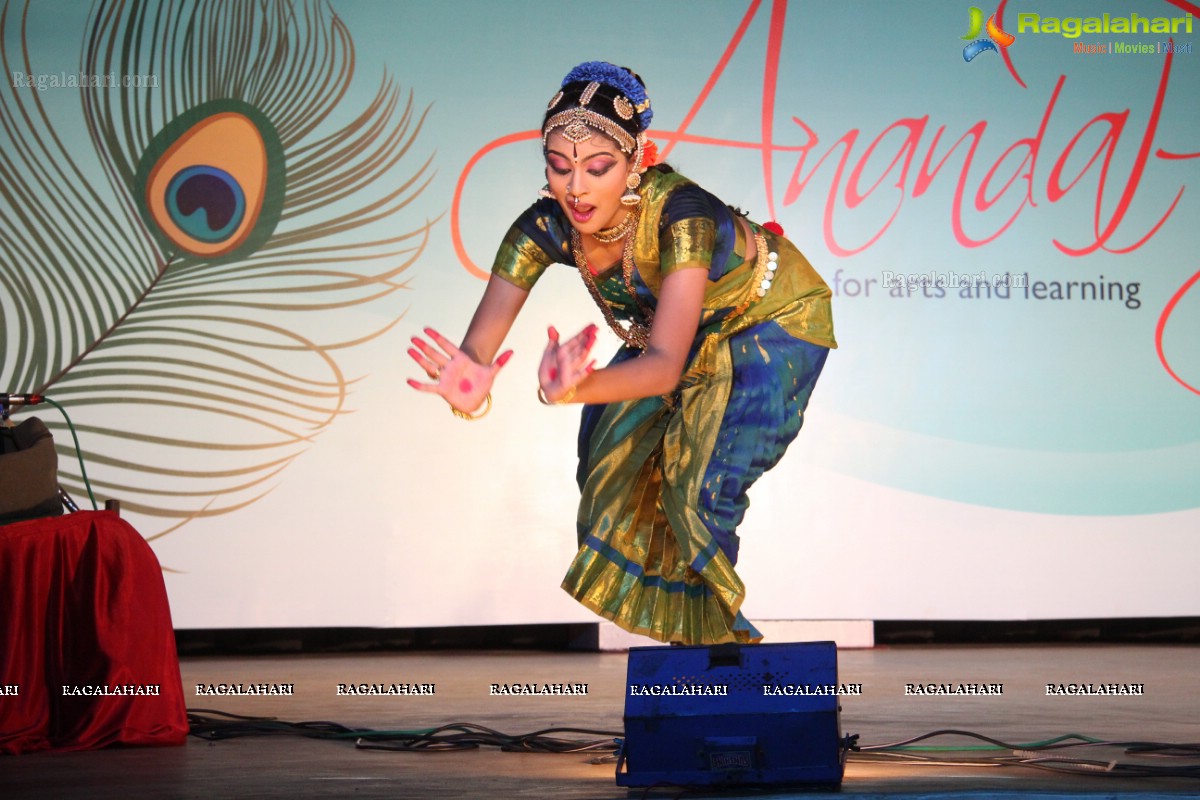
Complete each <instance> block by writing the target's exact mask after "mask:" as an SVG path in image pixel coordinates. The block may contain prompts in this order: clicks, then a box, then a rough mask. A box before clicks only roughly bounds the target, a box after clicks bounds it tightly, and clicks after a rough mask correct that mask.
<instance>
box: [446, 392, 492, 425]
mask: <svg viewBox="0 0 1200 800" xmlns="http://www.w3.org/2000/svg"><path fill="white" fill-rule="evenodd" d="M483 399H484V402H485V403H486V405H485V406H484V407H483V413H482V414H472V413H471V412H469V411H459V410H458V409H457V408H455V407H454V406H450V412H451V413H452V414H454V416H456V417H458V418H459V419H465V420H468V421H474V420H477V419H483V418H484V417H486V416H487V415H488V412H489V411H491V410H492V393H491V392H488V393H487V397H485V398H483Z"/></svg>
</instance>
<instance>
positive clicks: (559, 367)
mask: <svg viewBox="0 0 1200 800" xmlns="http://www.w3.org/2000/svg"><path fill="white" fill-rule="evenodd" d="M549 338H550V341H549V342H547V343H546V350H545V352H543V353H542V363H541V364H540V365H538V383H539V384H540V385H541V387H542V396H543V397H544V398H545V399H546V401H547V402H549V403H557V402H559V401H560V400H562V399H563V398H564V397H567V396H568V395H573V394H574V391H573V390H574V389H575V387H576V386H577V385H578V384H579V382H580V381H582V380H583V379H584V378H586V377H587V376H588V375H590V374H591V373H592V370H594V369H595V366H596V362H595V361H594V360H592V359H591V358H590V354H591V352H592V346H593V345H595V344H596V326H595V325H588V326H587V327H586V328H584V329H583V330H581V331H580V332H579V333H577V334H575V335H574V336H572V337H571V338H570V339H568V340H567V341H565V342H560V341H559V336H558V331H557V330H556V329H555V328H553V327H551V328H550V330H549Z"/></svg>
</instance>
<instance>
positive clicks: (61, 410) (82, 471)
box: [42, 397, 99, 511]
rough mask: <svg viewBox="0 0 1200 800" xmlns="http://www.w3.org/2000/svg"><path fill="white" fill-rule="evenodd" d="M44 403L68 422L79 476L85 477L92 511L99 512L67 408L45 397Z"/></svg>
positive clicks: (85, 485) (84, 481) (84, 483)
mask: <svg viewBox="0 0 1200 800" xmlns="http://www.w3.org/2000/svg"><path fill="white" fill-rule="evenodd" d="M42 401H43V402H46V403H49V404H50V405H52V406H54V407H55V408H57V409H58V413H60V414H62V415H63V419H65V420H66V421H67V430H69V431H70V432H71V439H72V440H73V441H74V442H75V456H76V458H78V459H79V474H80V475H81V476H82V477H83V485H84V487H85V488H86V489H87V493H88V498H89V499H91V501H92V510H93V511H98V510H99V506H97V505H96V495H94V494H92V482H91V481H89V480H88V476H87V467H85V466H84V465H83V451H82V450H80V449H79V437H78V436H76V435H75V425H74V424H72V422H71V418H70V417H69V416H68V415H67V410H66V409H65V408H63V407H62V406H60V405H59V404H58V403H56V402H54V401H53V400H51V399H50V398H49V397H43V398H42Z"/></svg>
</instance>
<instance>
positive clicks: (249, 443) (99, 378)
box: [0, 0, 433, 539]
mask: <svg viewBox="0 0 1200 800" xmlns="http://www.w3.org/2000/svg"><path fill="white" fill-rule="evenodd" d="M43 8H45V7H41V8H39V6H38V5H36V4H33V3H32V2H27V3H24V4H17V3H13V2H5V3H4V4H3V6H2V7H0V60H2V61H3V64H2V66H3V70H4V74H5V76H16V75H23V76H40V77H44V76H45V75H47V74H48V75H51V76H52V77H55V76H59V75H65V79H64V80H65V82H66V84H67V85H68V86H69V85H70V84H71V83H75V84H77V86H76V87H75V88H62V89H58V90H56V91H55V92H49V91H41V90H39V89H38V88H37V87H36V86H31V85H30V83H31V81H30V80H28V79H27V80H25V81H20V80H17V79H15V77H14V79H13V80H9V81H5V82H4V85H3V86H0V153H2V154H3V155H2V156H0V332H2V334H3V336H4V341H3V343H2V344H0V390H2V391H30V392H40V393H43V394H46V395H47V396H51V397H53V398H54V399H55V400H56V401H58V402H59V403H60V404H61V405H63V406H64V407H66V408H69V409H70V410H71V416H72V417H73V418H74V419H75V421H76V425H75V427H76V429H77V430H78V432H79V436H80V441H81V454H82V456H83V458H84V461H85V462H86V463H87V464H88V467H89V470H88V472H89V475H90V477H91V479H92V481H91V482H92V485H93V486H94V487H95V489H96V491H97V493H100V494H104V495H108V496H112V497H118V498H120V499H121V502H122V505H123V507H124V508H125V509H128V510H130V511H133V512H136V513H139V514H143V515H147V516H148V517H152V518H155V519H157V520H158V524H159V530H158V531H156V532H154V535H150V536H148V537H147V538H150V539H153V538H156V536H161V535H163V534H166V533H169V532H170V531H172V530H176V529H177V528H178V527H179V526H181V525H183V524H185V523H186V522H187V521H188V520H191V519H194V518H196V517H201V516H211V515H217V514H227V513H230V512H232V511H235V510H237V509H239V508H243V507H245V506H246V505H248V504H250V503H253V502H254V501H255V500H257V499H259V498H260V497H262V495H263V494H264V493H266V492H267V491H269V490H270V488H271V487H272V486H273V485H274V484H275V483H276V482H277V481H278V480H279V479H280V473H281V471H282V470H284V469H285V468H286V467H287V466H288V464H289V463H291V462H292V461H294V460H295V459H296V458H297V457H298V456H299V455H300V454H302V453H303V452H304V451H305V450H306V449H307V448H309V447H310V446H311V445H312V443H313V439H314V437H315V436H316V435H317V434H318V433H320V431H321V430H322V429H324V428H326V427H327V426H328V425H330V424H331V423H332V422H333V421H334V420H336V419H337V418H338V416H339V415H341V414H343V413H346V411H347V408H346V401H347V392H348V389H349V388H350V386H351V384H352V383H353V379H351V378H348V377H347V375H346V374H345V373H344V371H343V368H342V367H341V366H339V356H340V355H341V354H342V352H343V351H347V350H348V349H349V348H353V347H355V346H356V345H359V344H362V343H364V342H366V341H369V340H371V339H373V338H375V337H378V336H380V335H382V334H383V333H384V332H386V331H387V330H388V329H389V328H390V327H391V326H392V325H394V324H395V322H396V321H397V320H396V319H395V312H391V314H390V316H380V315H378V314H373V313H365V312H358V313H357V314H353V315H351V314H350V312H349V310H350V309H352V308H354V307H359V306H368V305H369V304H372V303H376V302H377V301H380V300H381V299H383V298H385V297H388V296H389V295H392V294H393V293H395V292H397V291H399V290H402V289H404V288H405V284H404V282H403V280H402V273H403V272H404V270H405V269H406V268H408V267H409V266H410V265H412V264H413V263H414V262H415V261H416V260H417V259H418V258H419V257H420V255H421V253H422V251H423V249H424V248H425V246H426V245H427V243H428V237H429V233H430V227H431V225H432V224H433V221H431V220H430V219H429V218H428V217H419V218H418V212H416V211H415V209H413V208H411V206H412V204H413V203H414V201H415V200H417V199H418V197H419V196H420V194H421V192H422V191H423V190H424V189H425V188H426V187H427V185H428V184H429V181H430V180H431V178H432V156H431V155H424V156H422V155H420V154H417V153H414V145H415V142H416V139H417V137H418V134H419V133H420V131H421V127H422V124H423V123H424V120H425V115H426V114H427V113H428V109H427V108H426V109H424V110H421V109H418V108H416V107H415V106H414V100H413V93H412V91H411V90H410V91H408V92H404V91H402V89H401V88H400V86H399V85H398V84H397V82H396V80H395V79H394V78H392V77H390V76H389V75H387V74H385V75H384V76H383V77H382V78H381V79H380V81H379V85H378V88H377V89H376V90H375V91H374V94H373V97H371V98H370V99H369V101H366V102H363V103H362V104H361V106H362V107H357V108H348V106H350V105H351V104H352V103H351V101H350V97H352V95H351V93H350V92H349V89H350V86H351V83H352V79H353V75H354V62H355V59H354V46H353V42H352V40H351V37H350V33H349V31H348V30H347V28H346V27H345V25H344V24H343V23H342V22H341V21H340V20H339V19H338V18H337V16H336V15H335V14H334V13H333V12H332V10H331V9H330V8H329V7H328V6H327V5H326V4H325V3H322V2H313V1H307V2H305V1H301V2H294V3H293V2H284V1H283V0H261V1H260V2H210V1H207V0H186V1H185V0H180V1H179V2H171V1H170V0H163V1H162V2H139V1H138V0H111V2H109V1H102V2H97V3H96V4H95V5H94V6H93V7H92V8H91V10H90V12H89V14H88V17H87V24H86V28H85V32H84V36H83V41H82V42H81V44H80V50H79V61H78V75H77V80H74V81H71V80H69V79H70V78H71V77H72V76H73V75H75V73H74V72H71V73H70V74H66V73H63V72H62V67H61V65H59V64H55V63H52V62H53V60H52V59H47V58H46V57H44V56H40V54H39V46H40V45H41V44H44V42H45V37H44V36H42V37H38V36H35V35H32V34H31V27H33V28H36V27H37V24H40V25H42V26H43V28H44V21H42V22H40V23H39V22H38V20H37V15H38V13H39V12H40V11H42V10H43ZM35 23H36V24H35ZM48 61H49V62H50V63H48ZM66 100H69V101H70V102H69V103H66V102H65V101H66ZM56 103H57V104H58V105H57V106H56V105H55V104H56ZM63 105H66V106H68V110H69V111H70V112H71V115H65V114H64V112H63V110H62V108H60V107H58V106H63ZM72 115H73V116H72ZM72 119H74V120H75V121H74V122H71V121H70V120H72ZM64 120H68V121H66V122H64ZM77 142H78V143H90V148H89V147H80V146H78V145H77V144H76V143H77ZM401 212H405V213H403V214H402V213H401ZM401 217H404V218H410V219H411V218H418V221H417V222H409V223H408V224H407V225H405V224H402V223H401V222H398V221H397V220H398V219H400V218H401ZM360 318H365V319H366V320H367V322H366V323H360V322H358V320H359V319H360ZM331 319H337V320H339V321H341V322H342V323H345V324H340V325H339V326H337V330H339V331H345V330H352V331H353V334H352V335H348V336H347V335H346V334H344V333H343V334H339V335H338V336H337V337H333V338H334V339H335V340H334V341H328V340H326V338H327V337H325V336H323V335H322V331H323V330H328V329H329V322H330V320H331ZM347 321H348V322H347ZM347 325H349V327H347ZM355 325H357V326H358V327H354V326H355ZM46 417H47V418H46V422H47V424H48V425H50V426H51V428H52V429H54V431H55V434H56V437H55V438H56V442H57V447H58V449H59V457H60V469H61V472H60V481H61V482H62V484H63V485H64V487H65V488H67V489H68V491H73V492H83V491H84V488H83V482H82V476H81V474H80V472H81V470H79V469H78V467H77V466H75V463H76V462H75V457H76V453H75V449H74V448H73V447H72V446H71V444H70V442H71V439H70V437H69V436H68V435H65V434H66V430H65V427H64V423H63V422H61V421H58V420H55V419H51V418H49V415H46ZM60 434H61V435H60Z"/></svg>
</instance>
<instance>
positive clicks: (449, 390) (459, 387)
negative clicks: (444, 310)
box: [408, 328, 512, 414]
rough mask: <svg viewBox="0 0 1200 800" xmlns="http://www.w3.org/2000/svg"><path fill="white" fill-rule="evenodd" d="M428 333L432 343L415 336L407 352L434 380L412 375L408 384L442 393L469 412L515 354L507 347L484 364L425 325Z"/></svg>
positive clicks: (480, 401) (431, 391) (452, 404)
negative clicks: (421, 379)
mask: <svg viewBox="0 0 1200 800" xmlns="http://www.w3.org/2000/svg"><path fill="white" fill-rule="evenodd" d="M425 333H426V335H428V336H429V338H430V339H432V340H433V344H430V343H428V342H426V341H425V340H424V339H421V338H420V337H419V336H414V337H413V339H412V342H413V344H414V345H415V347H410V348H409V350H408V354H409V355H410V356H412V359H413V361H416V362H417V365H418V366H420V367H421V369H423V370H425V374H426V375H428V376H429V377H430V379H431V380H432V381H433V382H432V383H420V382H419V381H415V380H412V379H411V378H410V379H409V380H408V385H409V386H411V387H413V388H414V389H416V390H417V391H420V392H430V393H432V394H439V395H441V396H442V397H444V398H445V399H446V402H447V403H449V404H450V405H451V406H453V407H454V408H457V409H458V410H459V411H463V412H466V413H468V414H469V413H471V412H472V411H475V410H476V409H478V408H479V407H480V406H481V405H483V401H484V398H486V397H487V395H488V392H490V391H491V390H492V381H493V380H494V379H495V377H496V373H498V372H499V371H500V368H501V367H503V366H504V365H505V364H507V363H508V359H509V358H511V357H512V350H506V351H505V352H503V353H501V354H500V356H499V357H498V358H497V359H496V360H495V361H493V362H492V363H491V364H490V365H486V366H485V365H483V364H478V363H476V362H475V361H474V360H473V359H472V358H471V357H470V356H468V355H467V354H466V353H464V352H463V351H462V350H459V349H458V348H457V347H455V346H454V343H453V342H451V341H450V340H449V339H447V338H446V337H444V336H442V335H441V334H440V333H438V332H437V331H435V330H434V329H433V328H426V329H425ZM434 345H436V347H435V346H434Z"/></svg>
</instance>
